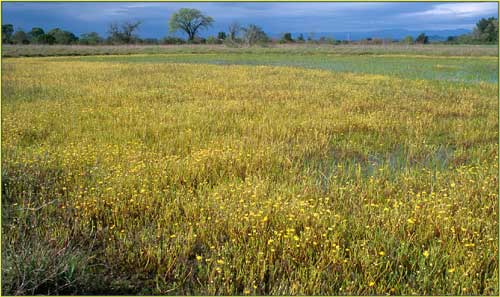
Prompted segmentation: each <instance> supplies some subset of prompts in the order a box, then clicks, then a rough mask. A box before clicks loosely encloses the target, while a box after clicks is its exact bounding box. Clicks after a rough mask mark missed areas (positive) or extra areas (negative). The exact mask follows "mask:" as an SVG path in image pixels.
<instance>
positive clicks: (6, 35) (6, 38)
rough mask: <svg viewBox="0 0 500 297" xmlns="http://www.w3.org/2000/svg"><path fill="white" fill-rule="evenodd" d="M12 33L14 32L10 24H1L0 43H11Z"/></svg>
mask: <svg viewBox="0 0 500 297" xmlns="http://www.w3.org/2000/svg"><path fill="white" fill-rule="evenodd" d="M12 34H14V26H13V25H12V24H5V25H2V43H12Z"/></svg>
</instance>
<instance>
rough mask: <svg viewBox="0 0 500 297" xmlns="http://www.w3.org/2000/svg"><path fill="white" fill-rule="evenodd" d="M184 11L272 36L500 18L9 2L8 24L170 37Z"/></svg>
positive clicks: (252, 6)
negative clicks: (123, 28)
mask: <svg viewBox="0 0 500 297" xmlns="http://www.w3.org/2000/svg"><path fill="white" fill-rule="evenodd" d="M182 7H189V8H196V9H199V10H201V11H202V12H204V13H205V14H207V15H210V16H212V17H213V18H214V19H215V21H216V22H215V24H214V26H213V28H212V29H210V30H209V31H207V32H205V34H211V33H213V32H217V31H222V30H227V25H228V24H229V23H231V22H233V21H238V22H239V23H240V24H242V25H245V24H248V23H255V24H258V25H260V26H261V27H263V28H264V30H265V31H266V32H268V33H280V32H347V31H350V32H367V31H377V30H392V29H407V30H416V31H424V30H452V29H459V28H461V29H472V28H473V27H474V25H475V23H476V22H477V21H478V20H479V19H480V18H482V17H490V16H495V17H498V4H497V3H494V2H479V3H478V2H475V3H474V2H468V3H467V2H460V3H453V2H446V3H444V2H441V3H438V2H427V3H423V2H421V3H408V2H406V3H404V2H400V3H398V2H396V3H395V2H378V3H374V2H371V3H370V2H358V3H352V2H351V3H321V2H313V3H298V2H295V3H294V2H285V3H279V2H267V3H266V2H264V3H256V2H247V3H245V2H239V3H238V2H224V3H221V2H219V3H217V2H207V3H200V2H197V3H196V2H191V3H190V2H171V3H159V2H149V3H148V2H102V3H96V2H87V3H85V2H79V3H69V2H60V3H54V2H52V3H50V2H48V3H47V2H46V3H42V2H39V3H35V2H17V3H9V2H7V3H6V2H3V3H2V23H4V24H7V23H11V24H13V25H14V27H15V28H16V29H17V28H22V29H24V30H30V29H31V28H32V27H42V28H44V29H46V30H47V29H51V28H55V27H59V28H62V29H65V30H69V31H72V32H74V33H76V34H77V35H79V34H81V33H85V32H91V31H96V32H98V33H100V34H101V35H106V30H107V25H108V24H109V23H111V22H120V21H124V20H141V21H142V22H143V25H142V27H141V29H140V31H139V34H140V35H141V36H142V37H163V36H166V35H167V34H168V26H167V23H168V18H169V16H170V15H171V14H172V13H173V12H175V11H176V10H178V9H179V8H182Z"/></svg>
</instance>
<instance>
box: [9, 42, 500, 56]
mask: <svg viewBox="0 0 500 297" xmlns="http://www.w3.org/2000/svg"><path fill="white" fill-rule="evenodd" d="M172 53H184V54H201V53H217V54H221V53H225V54H226V53H238V54H241V53H254V54H272V53H275V54H276V53H281V54H283V53H285V54H302V55H308V54H342V55H345V54H348V55H381V54H382V55H386V54H413V55H417V54H418V55H426V56H436V55H438V56H466V57H469V56H492V57H498V46H496V45H444V44H426V45H418V44H417V45H401V44H390V45H356V44H352V45H351V44H347V45H334V46H332V45H319V44H318V45H313V44H268V45H267V46H265V47H228V46H225V45H128V46H124V45H119V46H104V45H99V46H82V45H3V46H2V56H3V57H43V56H88V55H91V56H93V55H130V54H172Z"/></svg>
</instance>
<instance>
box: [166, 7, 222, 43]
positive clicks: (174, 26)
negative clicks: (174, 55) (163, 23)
mask: <svg viewBox="0 0 500 297" xmlns="http://www.w3.org/2000/svg"><path fill="white" fill-rule="evenodd" d="M213 22H214V19H213V18H211V17H209V16H206V15H204V14H202V13H201V11H199V10H197V9H191V8H181V9H179V11H177V12H176V13H174V14H173V15H172V16H171V17H170V20H169V22H168V26H169V30H170V32H176V31H178V30H182V31H184V32H185V33H186V34H187V35H188V40H189V41H193V40H194V38H195V37H196V33H198V31H199V30H201V29H206V28H208V27H210V26H212V24H213Z"/></svg>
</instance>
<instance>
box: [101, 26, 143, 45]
mask: <svg viewBox="0 0 500 297" xmlns="http://www.w3.org/2000/svg"><path fill="white" fill-rule="evenodd" d="M141 23H142V22H141V21H136V22H124V23H122V24H121V25H118V24H117V23H112V24H110V25H109V28H108V34H109V38H110V40H111V42H116V43H125V44H129V43H132V42H133V41H134V40H135V39H136V37H135V35H134V32H135V31H137V29H139V26H140V25H141Z"/></svg>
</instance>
